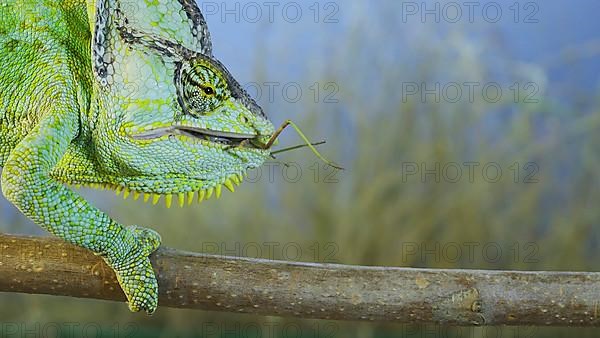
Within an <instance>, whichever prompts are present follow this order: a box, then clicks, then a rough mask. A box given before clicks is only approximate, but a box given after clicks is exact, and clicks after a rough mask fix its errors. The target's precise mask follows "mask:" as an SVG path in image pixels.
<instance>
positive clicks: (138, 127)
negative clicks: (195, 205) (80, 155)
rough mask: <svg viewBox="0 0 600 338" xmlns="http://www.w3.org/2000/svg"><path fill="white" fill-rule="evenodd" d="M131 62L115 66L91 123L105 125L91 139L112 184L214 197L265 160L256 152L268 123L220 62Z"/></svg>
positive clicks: (264, 153)
mask: <svg viewBox="0 0 600 338" xmlns="http://www.w3.org/2000/svg"><path fill="white" fill-rule="evenodd" d="M138 57H139V58H140V59H138V60H135V62H127V63H121V64H120V65H118V66H117V69H115V72H114V74H115V75H114V76H113V77H112V79H110V81H109V83H110V85H109V86H107V87H106V88H107V89H106V90H103V89H100V90H99V94H100V95H99V96H98V101H97V102H98V103H99V110H98V112H97V114H99V115H100V118H99V119H98V121H101V123H105V125H103V126H99V127H98V128H96V129H95V131H94V132H93V134H94V137H93V139H94V143H95V144H96V149H97V154H98V157H99V158H100V160H99V163H101V165H102V171H103V172H106V173H109V174H110V173H112V172H114V175H110V176H111V178H110V179H109V181H110V183H111V184H114V185H117V186H122V187H125V188H126V189H130V190H133V191H137V192H145V193H153V194H168V195H170V194H185V193H187V194H190V193H194V192H195V191H199V192H200V193H201V194H202V193H208V194H210V193H211V192H212V191H213V190H214V191H216V192H217V195H218V194H219V193H220V188H221V185H225V186H226V187H228V188H229V189H230V190H232V189H233V183H239V182H240V181H241V179H242V177H243V176H242V175H243V174H244V173H245V172H246V171H247V170H248V169H251V168H255V167H258V166H260V165H261V164H262V163H263V161H264V160H265V159H266V158H268V157H269V154H270V150H269V149H263V148H262V147H261V145H264V144H266V143H267V142H268V140H269V138H270V137H271V135H272V134H273V132H274V127H273V124H272V123H271V122H270V121H269V119H268V118H267V116H266V115H265V114H264V113H263V111H262V109H261V108H260V107H259V106H258V104H256V102H255V101H254V100H253V99H252V98H250V96H249V95H248V94H247V93H246V92H245V91H244V89H243V88H242V87H241V86H240V85H239V84H238V82H237V81H236V80H235V79H234V78H233V77H232V76H231V74H230V73H229V72H228V71H227V69H226V68H225V67H224V66H223V65H222V64H221V63H220V62H219V61H217V60H216V59H214V58H212V57H209V56H205V55H202V54H194V55H192V56H191V57H189V58H186V59H183V60H179V61H174V62H164V60H162V61H163V62H158V61H161V60H148V59H154V57H152V55H150V56H148V55H138ZM128 58H129V59H131V56H129V57H128ZM130 61H131V60H130ZM149 61H150V62H149ZM123 65H125V67H123ZM116 74H119V75H116ZM124 173H129V175H127V176H124V175H123V174H124Z"/></svg>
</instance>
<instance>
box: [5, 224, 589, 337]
mask: <svg viewBox="0 0 600 338" xmlns="http://www.w3.org/2000/svg"><path fill="white" fill-rule="evenodd" d="M151 259H152V263H153V266H154V269H155V271H156V275H157V277H158V283H159V289H160V296H159V297H160V298H159V299H160V306H166V307H174V308H191V309H202V310H210V311H226V312H237V313H252V314H259V315H269V316H290V317H300V318H317V319H328V320H350V321H360V320H364V321H381V322H396V323H435V324H447V325H536V326H546V325H554V326H600V306H599V303H600V273H596V272H541V271H540V272H533V271H531V272H529V271H482V270H441V269H412V268H393V267H364V266H345V265H334V264H312V263H297V262H284V261H272V260H260V259H248V258H234V257H224V256H214V255H203V254H197V253H189V252H182V251H177V250H174V249H169V248H161V249H159V250H158V251H157V252H156V253H155V254H153V255H152V257H151ZM0 291H4V292H21V293H31V294H50V295H60V296H70V297H83V298H94V299H104V300H112V301H125V298H124V296H123V294H122V292H121V289H120V287H119V284H118V283H117V280H116V278H115V275H114V273H113V272H112V270H111V269H110V268H109V267H108V266H107V265H106V264H105V263H104V262H103V260H102V259H100V258H99V257H97V256H95V255H94V254H92V253H90V252H89V251H87V250H84V249H81V248H79V247H76V246H73V245H70V244H68V243H65V242H63V241H61V240H58V239H54V238H34V237H24V236H10V235H0ZM160 306H159V311H160Z"/></svg>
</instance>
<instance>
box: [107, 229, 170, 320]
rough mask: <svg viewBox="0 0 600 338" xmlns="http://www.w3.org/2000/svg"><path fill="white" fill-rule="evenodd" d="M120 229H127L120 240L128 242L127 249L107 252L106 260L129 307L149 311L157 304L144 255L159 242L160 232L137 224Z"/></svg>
mask: <svg viewBox="0 0 600 338" xmlns="http://www.w3.org/2000/svg"><path fill="white" fill-rule="evenodd" d="M124 231H127V234H126V237H125V238H127V240H126V241H124V242H123V243H126V244H125V245H128V246H129V245H130V247H129V248H127V253H126V254H125V255H110V254H109V256H107V258H106V260H107V263H108V264H109V265H110V266H111V267H112V268H113V269H114V270H115V273H116V275H117V280H118V281H119V284H120V285H121V288H122V289H123V292H124V293H125V296H126V297H127V302H128V305H129V309H130V310H131V311H132V312H138V311H141V310H144V311H146V312H147V313H148V314H152V313H154V311H156V308H157V306H158V282H157V280H156V276H155V274H154V269H153V268H152V265H151V264H150V259H148V256H149V255H150V254H151V253H152V252H154V251H155V250H156V249H157V248H158V247H159V246H160V235H159V234H158V233H156V232H155V231H154V230H150V229H146V228H141V227H137V226H130V227H127V228H125V229H124ZM115 256H116V257H115Z"/></svg>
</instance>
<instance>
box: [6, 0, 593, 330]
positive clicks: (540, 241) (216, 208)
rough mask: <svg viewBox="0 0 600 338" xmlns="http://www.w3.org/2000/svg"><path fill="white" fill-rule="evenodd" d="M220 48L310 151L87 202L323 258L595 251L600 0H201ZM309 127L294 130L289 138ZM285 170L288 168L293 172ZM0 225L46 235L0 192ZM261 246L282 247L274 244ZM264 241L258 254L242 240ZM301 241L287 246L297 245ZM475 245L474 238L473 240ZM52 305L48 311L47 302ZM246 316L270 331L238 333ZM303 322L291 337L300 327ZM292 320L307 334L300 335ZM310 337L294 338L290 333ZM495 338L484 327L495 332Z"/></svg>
mask: <svg viewBox="0 0 600 338" xmlns="http://www.w3.org/2000/svg"><path fill="white" fill-rule="evenodd" d="M200 5H201V8H202V10H203V12H204V14H205V17H206V19H207V21H208V23H209V27H210V29H211V33H212V37H213V44H214V49H215V55H216V56H217V57H218V58H220V59H221V60H222V61H223V63H224V64H226V65H227V66H228V68H229V69H230V70H231V71H232V73H233V74H234V75H235V76H236V78H237V79H238V80H239V81H240V82H241V83H242V84H244V86H245V87H246V88H247V89H248V91H249V92H250V93H251V94H252V95H253V96H255V97H256V98H257V100H258V101H259V103H260V104H261V105H262V106H263V108H264V109H265V111H266V112H267V113H268V114H269V116H270V117H271V118H272V120H273V121H274V122H275V123H276V124H277V123H281V122H283V121H284V120H285V119H287V118H291V119H293V120H294V121H296V122H297V123H298V124H299V125H301V126H302V127H303V129H304V130H305V132H306V133H307V134H308V135H309V137H311V138H312V139H314V140H321V139H326V140H327V144H326V145H324V146H321V148H320V149H321V150H322V151H323V153H324V154H325V155H326V156H328V157H329V158H332V159H334V160H335V161H336V162H338V163H341V164H342V165H343V166H345V167H346V168H347V170H346V171H344V172H335V171H334V170H332V169H331V168H328V167H326V166H323V165H322V163H320V162H319V161H317V160H316V159H315V157H314V156H313V155H311V154H310V153H309V152H308V151H305V150H299V151H295V152H289V153H284V154H281V155H279V156H277V159H276V160H274V161H271V162H269V163H268V164H267V165H266V166H264V167H262V168H260V169H258V170H254V171H253V172H252V173H251V174H250V177H249V179H248V181H249V182H247V183H245V184H244V185H242V186H241V187H240V188H239V189H238V191H237V192H236V193H235V194H230V193H225V194H224V196H223V197H222V198H221V200H220V201H215V200H211V201H208V202H205V203H203V204H201V205H198V206H193V207H188V208H185V209H171V210H167V209H166V208H165V207H163V206H159V207H152V206H148V205H145V204H142V203H141V202H133V201H129V200H128V201H125V202H124V201H122V199H120V198H118V197H115V196H114V194H112V193H109V192H97V191H89V190H83V191H82V194H83V195H85V196H86V197H87V198H89V199H90V200H92V201H93V203H94V204H95V205H97V206H99V207H100V208H102V209H103V210H105V211H107V212H108V213H109V214H110V215H111V216H113V217H114V218H115V219H117V220H119V221H121V222H123V223H125V224H143V225H148V226H152V227H153V228H154V229H156V230H158V231H159V232H160V233H161V234H162V236H163V240H164V244H165V245H167V246H171V247H177V248H180V249H184V250H193V251H204V252H209V253H216V254H229V255H238V256H243V255H246V256H251V257H256V256H261V257H263V258H272V259H290V260H298V261H313V262H338V263H347V264H364V265H390V266H415V267H417V266H418V267H440V268H441V267H449V268H485V269H527V270H585V271H598V270H599V269H600V263H599V262H598V257H600V247H599V241H600V208H599V207H598V204H599V202H600V179H599V175H598V171H599V170H600V133H599V132H600V76H599V75H600V21H599V20H598V18H597V17H598V13H600V2H598V1H597V0H577V1H571V2H568V1H560V0H544V1H539V0H538V1H523V0H521V1H506V2H505V1H500V2H494V1H481V2H479V3H478V5H477V6H474V5H469V2H451V1H425V2H422V1H415V2H410V1H396V0H377V1H366V0H345V1H324V0H323V1H317V0H309V1H295V2H291V1H290V2H285V1H284V2H277V1H275V2H253V1H235V2H233V1H227V2H218V1H217V2H208V1H203V2H200ZM299 142H300V139H299V138H298V137H297V136H296V135H294V133H293V132H286V133H285V135H284V136H283V137H282V139H281V142H280V144H281V146H287V145H294V144H296V143H299ZM286 164H287V166H286ZM0 213H1V217H0V231H2V232H8V233H25V234H44V232H43V231H42V230H40V229H39V228H38V227H37V226H35V225H34V224H32V223H31V222H30V221H28V220H27V219H26V218H25V217H23V216H21V215H20V214H19V213H18V211H17V210H16V209H15V208H13V207H12V206H11V205H10V204H9V203H8V202H7V201H6V200H5V199H3V198H0ZM265 243H277V248H278V249H276V250H275V251H274V252H273V253H271V252H269V250H267V246H266V245H265ZM257 246H258V247H259V248H263V249H264V250H259V251H256V250H255V249H253V250H249V249H248V248H256V247H257ZM290 247H293V248H296V249H297V248H300V251H298V250H294V251H290V250H288V248H290ZM469 248H474V249H473V250H472V251H470V250H469ZM0 304H1V305H2V306H0V318H2V321H3V322H10V323H18V324H20V325H29V326H31V327H34V326H35V325H41V327H42V328H43V327H44V326H47V325H48V324H49V323H65V322H70V323H78V324H79V328H80V329H82V328H85V327H92V326H94V325H95V324H97V325H100V326H101V327H102V330H101V331H102V334H103V336H106V337H112V336H114V333H115V332H117V333H119V334H120V335H122V336H127V334H129V333H134V334H133V335H132V336H140V337H144V336H154V337H222V336H223V337H224V336H227V337H234V336H239V337H256V336H263V337H288V336H291V337H296V336H302V337H317V336H321V337H446V336H453V337H490V336H494V337H563V336H565V337H566V336H572V335H574V334H576V335H578V336H581V337H595V336H597V335H598V334H599V333H600V332H599V331H597V330H592V329H551V330H546V329H542V328H493V329H494V330H495V331H490V329H481V328H477V329H462V330H460V329H448V328H443V327H430V326H423V327H421V326H412V325H409V326H406V325H384V324H372V323H344V322H328V321H308V320H307V321H304V320H299V319H281V318H264V317H252V316H246V315H235V314H226V313H225V314H221V313H208V312H200V311H185V310H175V309H165V308H161V309H159V311H158V312H157V314H156V315H155V316H153V317H152V318H146V317H144V316H140V315H135V314H130V313H129V312H128V310H127V307H126V306H124V305H123V304H115V303H110V302H100V301H92V300H80V299H70V298H61V297H51V296H30V295H15V294H1V295H0ZM48 309H52V311H49V310H48ZM252 325H255V326H256V325H257V326H258V327H259V328H260V329H261V331H260V332H261V333H262V335H257V332H256V331H248V330H246V331H244V330H245V329H248V328H250V327H253V326H252ZM294 330H295V331H294ZM298 330H300V331H298ZM298 332H300V333H301V335H296V333H298ZM492 334H493V335H492Z"/></svg>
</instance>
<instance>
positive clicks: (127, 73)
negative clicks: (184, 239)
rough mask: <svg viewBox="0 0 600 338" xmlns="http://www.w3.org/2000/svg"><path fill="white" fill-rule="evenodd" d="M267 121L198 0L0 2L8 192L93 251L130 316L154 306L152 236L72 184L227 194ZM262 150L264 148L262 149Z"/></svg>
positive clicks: (253, 159) (179, 198) (1, 152)
mask: <svg viewBox="0 0 600 338" xmlns="http://www.w3.org/2000/svg"><path fill="white" fill-rule="evenodd" d="M273 134H274V127H273V125H272V123H271V122H270V121H269V120H268V118H267V117H266V115H265V114H264V113H263V111H262V110H261V108H260V107H259V106H258V105H257V104H256V103H255V101H253V100H252V99H251V98H250V97H249V96H248V94H247V93H246V92H245V91H244V90H243V89H242V88H241V87H240V85H239V84H238V83H237V82H236V80H235V79H234V78H233V77H232V76H231V75H230V73H229V72H228V71H227V69H226V68H225V67H224V66H223V65H222V64H221V63H220V62H219V61H218V60H217V59H215V57H214V56H213V55H212V46H211V41H210V36H209V32H208V29H207V27H206V23H205V20H204V18H203V16H202V14H201V13H200V10H199V9H198V7H197V4H196V3H195V1H194V0H170V1H156V0H154V1H150V0H130V1H127V2H126V1H120V0H101V1H83V0H63V1H50V0H43V1H14V0H13V1H7V0H1V1H0V166H2V167H3V170H2V180H1V187H2V191H3V193H4V195H5V196H6V198H7V199H8V200H10V201H11V202H12V203H13V204H14V205H15V206H16V207H17V208H18V209H19V210H21V211H22V212H23V213H24V214H25V215H26V216H28V217H29V218H31V219H32V220H33V221H34V222H36V223H37V224H39V225H41V226H42V227H44V228H45V229H47V230H48V231H49V232H51V233H52V234H54V235H56V236H59V237H61V238H63V239H65V240H66V241H68V242H71V243H74V244H76V245H79V246H82V247H85V248H87V249H89V250H92V251H93V252H94V253H96V254H98V255H101V256H102V257H103V258H104V260H105V261H106V262H107V263H108V265H109V266H111V267H112V268H113V269H114V270H115V272H116V275H117V278H118V280H119V282H120V284H121V287H122V289H123V291H124V293H125V295H126V296H127V300H128V304H129V308H130V309H131V310H132V311H140V310H144V311H146V312H148V313H152V312H154V311H155V309H156V307H157V304H158V285H157V281H156V277H155V274H154V271H153V268H152V266H151V264H150V261H149V259H148V256H149V255H150V254H151V253H152V252H153V251H154V250H156V249H157V248H158V246H159V245H160V236H159V235H158V234H157V233H156V232H154V231H153V230H150V229H146V228H141V227H137V226H124V225H122V224H119V223H118V222H116V221H114V220H113V219H111V218H110V217H109V216H108V215H106V214H105V213H103V212H101V211H100V210H98V209H96V208H95V207H93V206H92V205H90V204H89V203H88V202H87V201H86V200H84V199H83V198H82V197H80V196H79V195H78V194H76V193H75V192H73V191H72V190H71V189H70V188H69V186H76V185H83V186H91V187H94V188H111V189H115V190H116V191H117V192H123V193H124V194H125V195H129V194H132V196H134V197H135V198H138V197H140V196H141V195H143V196H144V199H145V200H149V199H152V202H154V203H157V202H158V201H159V199H161V198H164V200H165V202H166V204H167V205H168V206H170V204H171V203H173V199H175V201H176V202H178V203H179V204H181V205H183V204H184V203H185V202H189V201H191V200H192V199H199V200H203V199H205V198H210V196H212V195H216V196H219V195H220V193H221V187H222V186H225V187H227V188H229V189H230V190H233V185H234V184H239V183H240V181H241V179H242V175H243V174H244V173H245V172H246V171H247V170H248V169H250V168H254V167H257V166H260V165H261V164H262V163H263V161H264V160H265V159H266V158H267V157H269V156H270V151H269V149H267V148H268V147H262V146H264V145H266V144H269V145H270V144H272V142H269V140H270V138H271V136H272V135H273ZM261 145H262V146H261Z"/></svg>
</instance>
